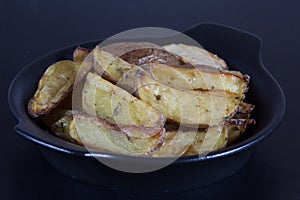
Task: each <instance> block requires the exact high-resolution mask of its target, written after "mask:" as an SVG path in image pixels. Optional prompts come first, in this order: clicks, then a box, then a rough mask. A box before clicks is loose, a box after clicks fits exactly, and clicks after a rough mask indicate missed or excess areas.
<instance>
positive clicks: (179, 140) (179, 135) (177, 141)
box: [152, 130, 197, 157]
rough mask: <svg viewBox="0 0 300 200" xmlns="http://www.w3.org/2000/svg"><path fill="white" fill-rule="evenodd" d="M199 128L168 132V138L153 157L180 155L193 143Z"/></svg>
mask: <svg viewBox="0 0 300 200" xmlns="http://www.w3.org/2000/svg"><path fill="white" fill-rule="evenodd" d="M196 135H197V130H194V131H193V130H190V131H187V130H186V131H184V130H178V131H170V132H166V139H165V141H164V143H163V144H162V146H161V147H160V148H159V150H157V151H155V152H154V153H153V155H152V156H153V157H179V156H181V155H183V154H184V153H185V152H186V150H187V149H188V148H189V147H190V146H191V145H192V144H193V142H194V139H195V136H196Z"/></svg>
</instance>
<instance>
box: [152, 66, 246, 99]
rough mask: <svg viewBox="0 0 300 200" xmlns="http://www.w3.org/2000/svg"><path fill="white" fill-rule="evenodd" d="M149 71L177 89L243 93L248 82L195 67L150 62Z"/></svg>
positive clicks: (157, 78)
mask: <svg viewBox="0 0 300 200" xmlns="http://www.w3.org/2000/svg"><path fill="white" fill-rule="evenodd" d="M150 72H151V75H152V76H153V77H154V79H156V80H158V81H159V82H161V83H163V84H165V85H168V86H171V87H174V88H179V89H204V90H226V91H229V92H234V93H244V92H245V91H246V90H247V84H248V82H247V81H245V80H243V79H242V78H240V77H238V76H236V75H233V74H228V73H224V72H209V71H204V70H200V69H197V68H179V67H172V66H168V65H163V64H154V63H152V64H150Z"/></svg>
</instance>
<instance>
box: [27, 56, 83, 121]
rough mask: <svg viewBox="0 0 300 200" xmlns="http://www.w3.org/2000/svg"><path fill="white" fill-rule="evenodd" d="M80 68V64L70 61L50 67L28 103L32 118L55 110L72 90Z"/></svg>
mask: <svg viewBox="0 0 300 200" xmlns="http://www.w3.org/2000/svg"><path fill="white" fill-rule="evenodd" d="M78 68H79V64H78V63H76V62H73V61H70V60H63V61H59V62H56V63H54V64H53V65H51V66H50V67H48V69H47V70H46V71H45V73H44V75H43V76H42V78H41V79H40V81H39V85H38V89H37V91H36V92H35V94H34V96H33V97H32V99H31V100H30V101H29V103H28V113H29V114H30V115H31V116H32V117H39V116H41V115H45V114H47V113H49V112H50V111H51V110H53V109H54V108H55V107H56V106H57V105H58V104H59V103H60V102H61V101H63V100H64V98H65V97H66V96H67V95H68V93H69V92H70V91H71V90H72V87H73V85H74V81H75V78H76V75H77V70H78Z"/></svg>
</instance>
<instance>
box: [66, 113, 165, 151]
mask: <svg viewBox="0 0 300 200" xmlns="http://www.w3.org/2000/svg"><path fill="white" fill-rule="evenodd" d="M70 135H71V136H72V137H73V138H74V139H76V140H78V138H79V139H80V141H81V142H82V143H83V144H84V145H85V146H86V147H88V148H91V149H93V150H107V151H111V152H114V153H120V154H130V155H141V154H142V155H147V154H148V153H150V152H152V151H154V150H155V149H156V148H159V146H160V145H161V144H162V142H163V139H164V131H161V132H160V133H159V134H157V135H155V136H152V137H148V138H135V137H129V136H128V135H127V134H125V133H124V132H122V131H121V130H120V129H118V127H116V126H114V125H112V124H110V123H108V122H106V121H105V120H102V119H98V118H95V117H91V116H87V115H85V114H79V115H75V116H74V120H73V121H72V123H71V125H70Z"/></svg>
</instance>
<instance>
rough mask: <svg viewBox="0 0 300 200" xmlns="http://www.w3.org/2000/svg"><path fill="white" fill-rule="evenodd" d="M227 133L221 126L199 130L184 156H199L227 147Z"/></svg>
mask: <svg viewBox="0 0 300 200" xmlns="http://www.w3.org/2000/svg"><path fill="white" fill-rule="evenodd" d="M227 141H228V132H227V131H226V129H225V128H224V127H223V126H222V125H221V126H216V127H209V128H208V129H207V130H199V131H198V133H197V135H196V136H195V139H194V142H193V144H192V145H191V146H190V147H189V148H188V149H187V151H186V152H185V155H186V156H189V155H201V154H205V153H209V152H212V151H216V150H219V149H221V148H223V147H225V146H226V145H227Z"/></svg>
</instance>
